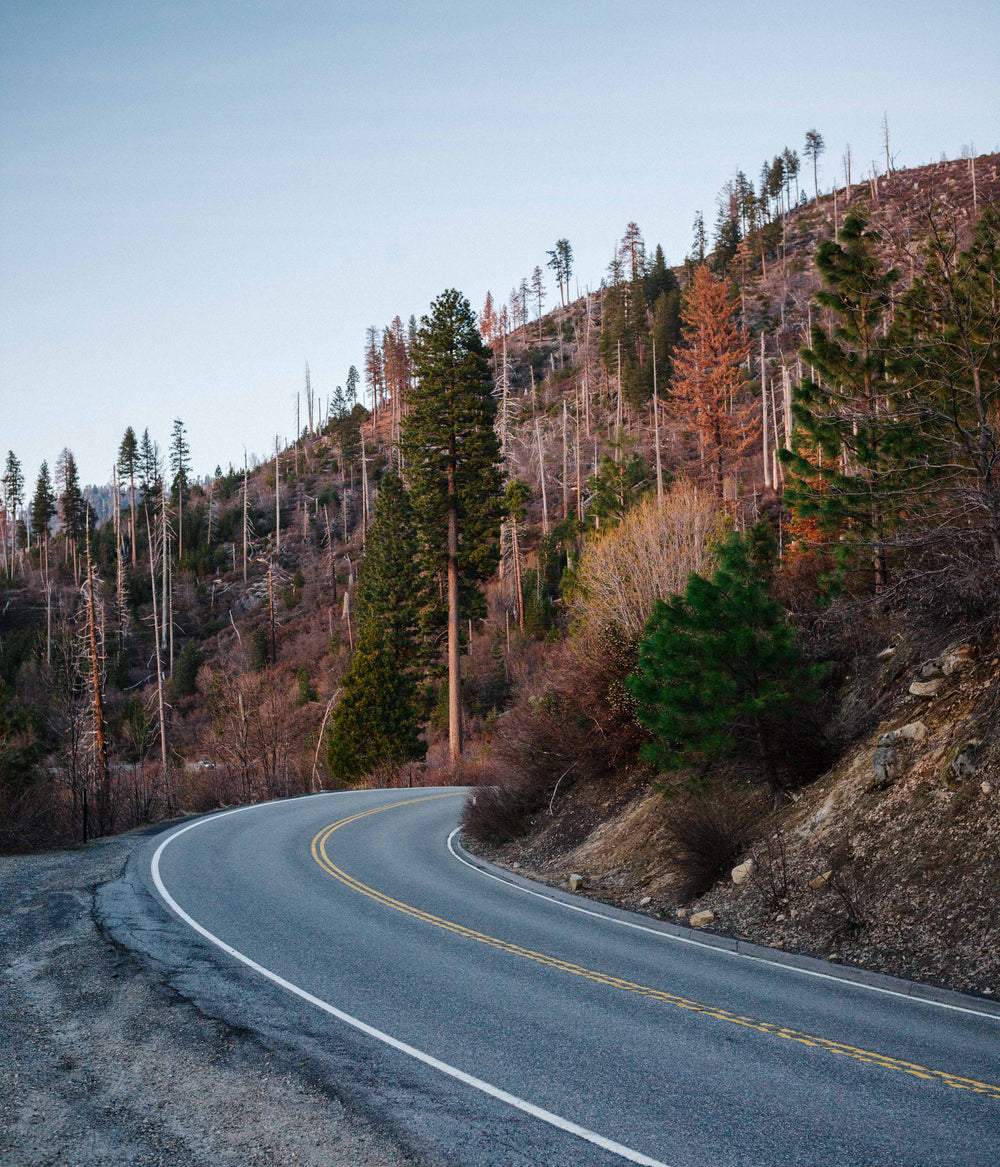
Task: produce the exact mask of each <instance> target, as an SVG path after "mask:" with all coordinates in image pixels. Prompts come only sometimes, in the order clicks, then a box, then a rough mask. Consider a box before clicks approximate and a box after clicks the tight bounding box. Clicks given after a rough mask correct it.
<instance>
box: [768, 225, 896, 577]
mask: <svg viewBox="0 0 1000 1167" xmlns="http://www.w3.org/2000/svg"><path fill="white" fill-rule="evenodd" d="M838 239H839V242H834V241H833V240H831V239H824V240H823V241H822V242H821V243H820V245H819V247H818V248H817V251H816V266H817V268H818V269H819V271H820V274H821V275H822V277H823V281H824V283H825V285H826V286H825V288H823V289H822V290H821V291H819V292H817V293H816V296H815V300H816V303H817V304H818V305H819V306H820V307H821V308H825V309H827V310H829V311H831V312H833V313H835V314H836V316H837V318H838V323H837V325H836V326H835V327H834V328H832V329H828V328H826V327H825V326H824V325H823V324H822V323H821V322H819V321H817V320H816V319H815V317H814V323H813V327H812V337H811V340H812V343H811V345H810V347H809V348H807V349H803V352H802V357H803V359H804V360H805V361H806V362H808V364H809V365H810V366H811V367H812V368H813V369H815V371H816V374H817V376H816V377H815V378H806V379H805V380H803V381H802V382H801V383H800V384H799V385H798V386H797V388H796V389H795V390H794V393H793V398H792V415H793V416H794V418H795V425H796V430H797V431H798V432H797V435H796V437H795V439H794V441H793V448H792V450H790V451H789V450H782V451H781V452H780V454H779V456H780V458H781V460H782V462H783V463H784V464H785V466H786V467H787V470H788V481H787V485H786V489H785V499H786V501H787V502H788V503H789V504H790V505H791V506H792V508H793V510H795V512H796V513H797V514H799V515H801V516H802V517H803V518H805V519H814V520H815V521H816V522H817V523H818V524H819V526H820V527H821V529H823V530H825V531H827V532H828V533H829V534H830V535H831V536H836V537H837V538H838V540H840V541H841V544H842V546H844V543H843V540H844V537H845V536H846V535H848V534H849V535H850V536H851V537H852V538H853V539H855V540H860V541H861V542H862V543H865V544H867V545H869V546H870V547H871V549H872V560H873V570H874V577H875V586H876V588H880V587H881V586H882V585H883V584H884V583H885V580H886V570H887V568H886V557H885V549H884V537H885V534H886V532H887V531H888V530H889V529H890V528H891V526H892V524H893V522H894V517H895V513H896V512H898V510H899V508H900V506H901V505H903V503H904V500H905V492H906V489H907V488H906V485H905V483H904V482H902V481H901V480H900V478H899V472H900V468H901V466H902V465H903V463H904V462H905V448H906V446H907V443H908V442H909V441H910V437H911V435H909V434H908V433H907V431H906V427H905V426H901V425H900V423H899V418H898V415H897V414H895V413H894V412H893V411H891V410H889V409H887V408H886V407H885V401H886V395H887V393H889V392H890V389H891V386H890V385H889V383H888V382H887V379H886V357H887V352H886V345H885V329H884V322H885V314H886V309H887V308H888V306H889V303H890V299H891V294H892V289H893V286H894V285H895V283H896V280H897V275H898V273H897V272H896V271H895V270H892V271H885V270H884V268H883V265H882V263H881V261H880V260H879V258H878V252H877V244H878V240H879V237H878V234H877V233H876V232H874V231H870V230H869V229H868V222H867V219H866V217H865V215H864V213H863V212H861V211H850V212H849V213H848V214H847V216H846V217H845V219H844V225H843V227H842V229H841V231H840V234H839V236H838Z"/></svg>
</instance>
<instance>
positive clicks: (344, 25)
mask: <svg viewBox="0 0 1000 1167" xmlns="http://www.w3.org/2000/svg"><path fill="white" fill-rule="evenodd" d="M998 66H1000V4H997V3H996V0H951V2H950V3H949V4H946V5H945V4H941V3H939V2H934V3H931V2H926V0H908V2H905V3H899V2H896V0H880V2H879V3H877V4H873V3H871V2H870V0H869V2H866V3H858V2H856V0H841V2H840V3H838V4H836V5H833V6H830V5H814V4H809V3H803V2H799V3H795V4H792V3H787V2H785V0H772V2H771V3H770V4H767V5H749V4H746V3H743V2H736V0H701V2H699V3H697V4H692V3H690V2H685V3H676V2H674V0H658V2H655V3H647V2H645V0H638V2H634V3H630V2H629V0H617V2H614V3H605V2H604V0H590V2H588V3H586V4H580V3H578V2H573V3H570V2H567V0H548V2H547V3H544V4H539V3H538V2H537V0H535V2H533V3H530V4H528V3H522V2H521V0H508V2H507V3H506V4H503V5H495V4H491V5H485V4H476V3H470V2H469V0H463V2H462V3H458V2H453V0H440V2H431V0H410V2H409V3H406V4H403V3H398V2H397V3H383V2H380V0H374V2H371V3H342V2H339V0H325V2H321V0H273V2H272V0H242V2H236V0H0V458H2V457H3V456H5V454H6V451H7V450H8V449H12V450H14V452H15V453H16V454H17V456H18V457H19V459H20V460H21V462H22V465H23V467H24V473H25V477H26V479H27V482H28V490H29V493H30V492H31V491H32V490H33V487H34V482H35V477H36V475H37V472H38V467H39V464H40V462H41V461H42V459H43V458H44V459H47V460H48V462H49V465H50V467H52V466H53V465H54V463H55V460H56V458H57V457H58V454H59V452H60V451H61V450H62V449H63V447H69V448H70V449H72V450H73V452H74V454H75V456H76V460H77V464H78V466H79V470H80V475H81V479H82V481H83V482H85V483H105V482H107V481H109V479H110V476H111V469H112V466H113V464H114V461H115V457H116V453H117V448H118V444H119V442H120V440H121V437H122V434H123V433H124V431H125V428H126V427H127V426H129V425H131V426H132V427H133V428H134V429H135V430H136V432H137V433H138V434H140V435H141V433H142V431H143V429H145V428H148V429H149V432H150V435H151V437H152V438H153V439H154V440H155V441H157V442H158V443H159V445H160V446H161V448H163V449H166V446H167V444H168V442H169V437H170V431H171V426H172V422H173V419H174V418H176V417H179V418H180V419H181V420H182V421H183V423H184V425H185V427H186V430H187V436H188V441H189V444H190V447H191V453H192V459H193V464H194V470H195V472H196V473H197V474H198V475H204V474H208V473H211V472H213V471H214V469H215V467H216V465H221V466H222V468H223V469H224V470H225V469H226V468H227V466H228V465H229V464H230V463H231V464H233V465H240V464H242V461H243V456H244V451H246V452H247V453H248V454H249V455H251V456H252V455H253V454H255V453H256V454H258V455H262V456H266V454H267V452H268V450H273V448H274V441H275V437H280V438H281V439H282V441H284V439H285V438H286V437H288V438H290V437H292V436H293V435H294V430H295V400H296V394H297V393H298V392H299V391H300V390H301V389H302V388H303V385H304V375H305V367H306V364H307V363H308V365H309V367H310V369H311V374H312V381H313V386H314V389H315V390H316V392H317V394H319V395H320V396H321V397H323V398H325V397H326V395H327V394H329V393H330V392H331V391H332V390H333V388H334V387H335V386H336V385H337V384H343V383H344V380H345V377H346V373H347V369H348V367H349V366H350V365H351V364H355V365H357V366H358V367H359V368H360V367H361V366H362V350H363V345H364V336H365V329H366V327H367V326H369V325H376V326H377V327H379V328H380V329H381V328H382V327H383V326H384V325H386V324H388V323H389V322H390V321H391V320H392V318H393V317H394V316H396V315H400V316H401V317H402V318H403V319H404V320H406V319H407V318H408V317H409V316H410V315H411V314H415V315H416V316H417V318H418V319H419V317H420V316H421V314H423V313H425V312H427V311H428V309H429V306H430V303H431V301H432V300H433V299H434V297H435V296H436V295H438V294H439V293H440V292H441V291H443V290H444V289H446V288H451V287H455V288H458V289H459V290H460V291H462V292H463V293H464V294H465V295H466V296H467V297H468V298H469V300H470V301H471V303H472V305H473V307H474V308H475V309H476V310H477V311H478V310H479V309H480V308H481V307H482V304H483V301H484V299H485V296H486V292H487V290H488V289H489V290H492V292H493V295H494V297H499V298H500V299H501V301H505V300H506V298H507V296H508V294H509V292H510V289H511V288H512V287H513V286H514V285H515V284H517V283H519V281H520V280H521V278H522V277H524V276H528V277H530V275H531V272H532V270H533V268H534V267H535V265H536V264H539V265H541V266H542V267H543V269H545V263H546V259H547V255H546V252H547V251H548V250H549V249H551V248H553V247H554V245H555V241H556V240H557V239H559V238H563V237H565V238H568V239H569V241H570V243H571V245H572V247H573V252H574V268H575V275H574V280H573V283H574V290H575V287H576V286H578V287H579V288H580V289H581V290H584V289H586V288H587V287H590V288H595V287H597V286H598V285H599V283H600V280H601V278H602V276H603V275H604V273H605V271H606V269H607V266H608V263H609V261H610V259H611V256H612V252H613V249H614V247H615V244H616V241H617V239H618V238H620V236H621V234H622V232H623V231H624V228H625V225H626V224H627V223H628V222H629V221H630V220H635V221H636V222H637V223H638V224H639V226H640V227H641V229H642V232H643V235H644V236H645V239H646V242H647V245H649V246H650V247H652V246H655V244H657V243H660V244H662V246H663V248H664V251H665V253H666V257H667V261H668V262H669V263H679V262H681V260H683V258H684V255H685V254H686V253H687V251H688V250H689V248H690V245H691V237H692V231H691V226H692V222H693V219H694V216H695V213H696V211H699V210H701V211H702V212H703V213H704V216H705V220H706V222H707V223H709V224H711V222H712V220H713V219H714V217H715V199H716V196H717V194H718V192H719V190H720V188H721V187H722V185H723V184H724V183H725V182H726V181H728V180H729V179H731V178H732V177H733V175H734V174H735V173H736V171H737V170H738V169H740V168H742V169H744V170H745V171H746V172H747V174H748V175H750V176H751V177H752V178H756V176H757V174H758V173H759V170H760V167H761V163H762V162H764V161H765V160H768V159H770V158H772V157H773V156H774V155H775V154H776V153H779V152H780V151H781V150H782V149H783V148H784V147H786V146H790V147H792V148H794V149H797V150H798V151H799V153H800V154H801V153H802V146H803V142H804V138H805V133H806V131H807V130H809V129H813V128H815V129H818V130H819V131H820V133H821V134H822V135H823V137H824V139H825V142H826V146H827V150H826V153H825V154H824V155H823V156H822V157H821V158H820V169H819V180H820V185H821V187H822V186H824V185H825V186H827V187H829V186H830V185H831V184H832V183H833V181H834V180H835V179H836V178H837V177H838V175H839V172H840V159H841V156H842V153H843V150H844V147H845V146H846V145H847V144H850V147H851V152H852V156H853V159H854V177H855V178H856V177H857V176H858V173H859V170H862V169H867V168H869V167H870V165H871V160H873V159H874V160H878V159H879V158H883V159H884V150H883V148H882V119H883V115H884V116H886V118H887V120H888V125H889V132H890V150H891V152H892V153H893V155H895V164H896V165H897V166H914V165H920V164H923V163H926V162H930V161H936V160H937V159H939V158H940V157H941V156H942V155H946V156H947V157H949V158H955V157H959V156H960V155H961V153H962V151H963V148H968V147H973V148H974V149H975V151H976V152H977V153H986V152H992V151H996V150H998V149H1000V68H998ZM882 165H883V166H884V161H883V163H882ZM805 181H806V184H807V185H809V184H810V183H811V177H806V179H805ZM840 181H841V183H842V181H843V180H842V178H841V179H840ZM550 274H551V273H549V272H548V271H547V270H546V276H547V277H548V276H549V275H550ZM547 282H548V286H549V302H548V305H547V306H551V304H552V302H553V300H555V299H556V298H557V292H556V290H555V288H554V285H553V283H552V281H551V279H548V280H547Z"/></svg>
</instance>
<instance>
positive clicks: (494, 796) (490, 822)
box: [462, 691, 608, 844]
mask: <svg viewBox="0 0 1000 1167" xmlns="http://www.w3.org/2000/svg"><path fill="white" fill-rule="evenodd" d="M595 736H599V735H598V734H597V732H596V731H595V727H594V726H593V724H592V723H590V722H588V720H587V718H586V717H584V716H582V715H580V714H576V713H574V710H573V708H572V707H571V706H570V705H569V703H568V702H567V700H566V698H565V696H564V695H563V694H560V693H557V692H555V691H550V692H549V693H547V694H546V695H545V696H544V697H542V698H540V699H538V700H530V699H524V700H522V701H520V702H519V703H518V704H517V705H515V706H514V708H513V709H511V710H510V711H509V712H507V713H506V714H504V716H503V717H501V718H500V720H499V722H498V725H497V734H496V740H495V741H494V744H493V750H492V752H491V754H490V764H489V769H488V771H487V772H486V773H485V774H484V776H483V779H482V784H481V785H480V787H479V788H478V789H477V790H476V791H475V793H474V794H473V795H471V796H470V797H469V798H468V799H467V800H466V805H465V807H464V809H463V812H462V828H463V830H465V831H467V832H468V833H469V834H470V835H472V836H473V837H474V838H476V839H479V840H481V841H482V842H485V843H496V844H501V843H506V842H509V841H510V840H511V839H513V838H516V837H517V836H518V835H520V834H523V833H524V832H525V831H526V830H527V828H528V825H529V823H530V821H531V818H532V816H533V815H535V814H537V813H538V812H539V811H540V810H544V809H545V808H546V807H548V806H549V805H550V804H551V803H552V802H553V799H554V798H555V796H556V794H557V793H558V792H559V790H562V791H563V792H565V790H567V789H568V788H569V786H570V785H571V784H572V783H574V782H576V781H578V780H579V779H581V778H588V779H589V778H595V777H601V776H603V775H605V774H606V773H607V772H608V770H607V759H606V757H605V756H604V755H603V754H602V752H601V751H600V749H598V748H595V746H596V743H595V740H594V739H595Z"/></svg>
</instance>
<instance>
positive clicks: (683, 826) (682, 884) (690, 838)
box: [666, 788, 767, 900]
mask: <svg viewBox="0 0 1000 1167" xmlns="http://www.w3.org/2000/svg"><path fill="white" fill-rule="evenodd" d="M766 809H767V796H766V794H764V793H762V792H760V791H751V792H748V791H746V790H731V789H727V788H721V789H717V790H713V791H711V792H708V793H698V794H695V793H690V794H686V795H683V796H682V797H681V798H679V799H678V800H677V801H676V802H674V803H672V804H671V806H670V807H669V809H668V812H667V825H666V838H667V842H666V853H667V857H668V859H669V860H670V862H671V863H672V865H673V871H674V873H675V874H676V876H677V891H678V894H679V896H680V897H681V899H682V900H690V899H693V898H694V897H695V896H698V895H701V893H702V892H705V891H707V890H708V889H709V888H710V887H711V886H712V884H713V883H715V881H716V880H717V879H719V877H720V876H722V875H725V874H726V872H728V871H729V870H730V869H731V868H732V867H734V866H735V864H736V861H737V860H738V859H739V857H740V855H742V854H743V852H744V851H745V850H746V848H747V846H748V845H749V843H750V841H751V839H752V837H753V834H754V828H755V827H756V825H757V824H758V823H759V822H760V820H761V818H762V817H763V816H764V814H765V813H766Z"/></svg>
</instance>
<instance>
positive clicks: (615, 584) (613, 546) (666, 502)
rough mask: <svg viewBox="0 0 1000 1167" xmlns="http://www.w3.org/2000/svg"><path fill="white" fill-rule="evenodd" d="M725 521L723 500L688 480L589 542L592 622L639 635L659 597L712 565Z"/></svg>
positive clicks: (586, 581) (585, 587)
mask: <svg viewBox="0 0 1000 1167" xmlns="http://www.w3.org/2000/svg"><path fill="white" fill-rule="evenodd" d="M722 523H723V512H722V509H721V506H720V504H719V501H718V499H716V498H715V496H714V495H713V494H711V493H710V492H709V491H707V490H704V489H699V487H697V486H694V485H693V484H691V483H689V482H687V481H683V480H682V481H679V482H676V483H675V484H674V485H673V486H672V487H671V488H670V489H669V490H668V491H667V492H666V494H665V495H664V497H663V502H662V505H660V504H658V503H657V500H656V498H655V497H651V498H647V499H645V500H643V501H642V502H641V503H640V504H639V505H638V506H637V507H635V509H634V510H632V511H630V512H629V513H628V514H627V515H626V516H625V518H624V519H623V520H622V522H621V523H620V524H619V525H618V526H617V527H613V528H612V529H611V530H610V531H608V532H607V534H605V535H603V536H601V538H599V539H596V540H594V541H593V542H592V543H589V544H588V545H587V548H586V550H585V552H584V554H583V558H582V560H581V562H580V569H579V576H578V578H579V584H580V589H581V592H582V594H583V597H584V599H585V601H586V613H587V621H588V623H590V624H591V625H593V626H595V627H597V628H611V627H615V628H617V629H618V630H619V631H620V633H621V634H622V636H623V637H624V638H625V639H626V640H629V641H634V640H637V639H638V638H639V636H640V635H641V634H642V630H643V627H644V626H645V624H646V621H647V620H648V619H649V616H650V613H651V612H652V610H653V603H654V601H655V600H665V599H666V598H667V597H668V596H671V595H674V594H676V593H680V592H683V591H684V586H685V584H686V583H687V579H688V576H689V575H690V574H691V572H693V571H697V572H702V573H703V572H705V571H706V570H707V569H709V568H710V567H711V565H712V562H713V554H712V544H713V543H714V542H715V541H716V540H717V538H718V537H719V536H720V535H721V533H722Z"/></svg>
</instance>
